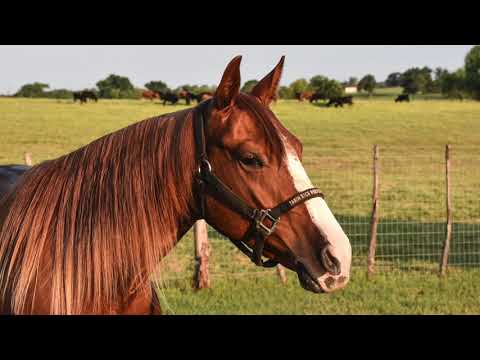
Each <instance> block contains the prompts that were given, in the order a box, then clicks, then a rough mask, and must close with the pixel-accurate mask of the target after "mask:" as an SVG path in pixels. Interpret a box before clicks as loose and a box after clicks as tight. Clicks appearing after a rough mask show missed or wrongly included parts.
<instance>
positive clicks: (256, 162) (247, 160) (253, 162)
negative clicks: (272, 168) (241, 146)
mask: <svg viewBox="0 0 480 360" xmlns="http://www.w3.org/2000/svg"><path fill="white" fill-rule="evenodd" d="M240 161H241V162H242V163H243V164H244V165H247V166H252V167H257V168H261V167H262V166H263V163H262V161H261V160H260V159H259V158H258V157H256V156H255V155H253V154H248V155H246V156H242V157H241V158H240Z"/></svg>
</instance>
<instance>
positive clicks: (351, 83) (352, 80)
mask: <svg viewBox="0 0 480 360" xmlns="http://www.w3.org/2000/svg"><path fill="white" fill-rule="evenodd" d="M345 85H346V86H357V85H358V79H357V78H356V77H350V78H349V79H348V81H347V82H346V84H345Z"/></svg>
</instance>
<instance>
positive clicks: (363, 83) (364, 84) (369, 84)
mask: <svg viewBox="0 0 480 360" xmlns="http://www.w3.org/2000/svg"><path fill="white" fill-rule="evenodd" d="M376 86H377V80H375V76H373V75H371V74H368V75H365V76H364V77H363V78H362V80H360V82H359V83H358V90H359V91H366V92H368V94H369V95H370V96H371V95H372V94H373V91H374V90H375V87H376Z"/></svg>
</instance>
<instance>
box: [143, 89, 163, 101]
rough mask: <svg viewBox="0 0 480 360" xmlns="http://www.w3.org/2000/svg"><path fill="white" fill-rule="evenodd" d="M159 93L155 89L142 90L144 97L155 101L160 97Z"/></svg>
mask: <svg viewBox="0 0 480 360" xmlns="http://www.w3.org/2000/svg"><path fill="white" fill-rule="evenodd" d="M158 98H159V97H158V94H157V93H156V92H155V91H144V92H142V99H147V100H150V101H153V100H155V99H158Z"/></svg>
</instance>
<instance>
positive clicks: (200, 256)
mask: <svg viewBox="0 0 480 360" xmlns="http://www.w3.org/2000/svg"><path fill="white" fill-rule="evenodd" d="M193 237H194V240H195V274H194V287H195V289H197V290H199V289H204V288H209V287H210V274H209V271H208V260H209V256H210V244H209V242H208V231H207V223H206V222H205V220H198V221H197V222H196V223H195V225H194V226H193Z"/></svg>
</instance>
